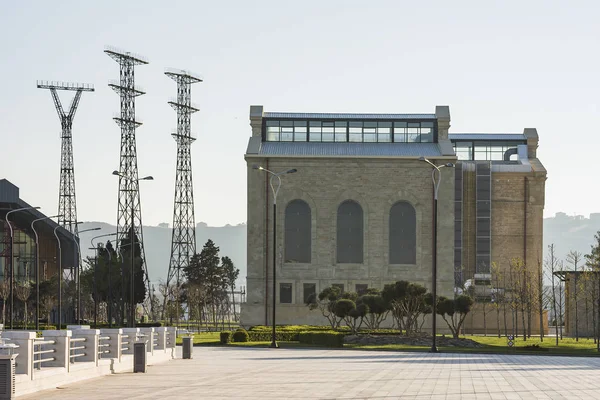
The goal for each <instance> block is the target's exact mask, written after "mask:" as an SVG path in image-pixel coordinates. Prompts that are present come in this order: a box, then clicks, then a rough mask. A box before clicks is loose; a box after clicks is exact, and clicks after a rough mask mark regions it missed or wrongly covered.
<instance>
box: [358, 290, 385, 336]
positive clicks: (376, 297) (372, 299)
mask: <svg viewBox="0 0 600 400" xmlns="http://www.w3.org/2000/svg"><path fill="white" fill-rule="evenodd" d="M358 303H361V304H364V305H365V306H367V309H368V312H367V315H366V318H365V324H366V325H367V327H368V328H369V329H378V328H379V325H380V324H381V321H383V320H384V319H385V317H386V316H387V314H388V311H389V308H388V304H387V303H386V301H385V299H384V298H383V296H382V295H381V293H377V294H365V295H363V296H360V297H359V298H358Z"/></svg>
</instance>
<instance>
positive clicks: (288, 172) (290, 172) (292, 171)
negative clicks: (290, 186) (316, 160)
mask: <svg viewBox="0 0 600 400" xmlns="http://www.w3.org/2000/svg"><path fill="white" fill-rule="evenodd" d="M295 172H298V170H297V169H296V168H292V169H289V170H287V171H286V172H285V173H286V174H293V173H295Z"/></svg>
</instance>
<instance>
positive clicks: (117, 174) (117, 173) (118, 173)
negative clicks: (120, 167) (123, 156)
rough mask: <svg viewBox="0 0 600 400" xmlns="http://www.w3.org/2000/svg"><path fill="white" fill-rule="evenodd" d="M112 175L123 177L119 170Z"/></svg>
mask: <svg viewBox="0 0 600 400" xmlns="http://www.w3.org/2000/svg"><path fill="white" fill-rule="evenodd" d="M112 174H113V175H116V176H121V173H120V172H119V171H117V170H115V171H113V172H112Z"/></svg>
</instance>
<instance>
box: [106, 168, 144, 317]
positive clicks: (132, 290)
mask: <svg viewBox="0 0 600 400" xmlns="http://www.w3.org/2000/svg"><path fill="white" fill-rule="evenodd" d="M112 174H113V175H116V176H118V177H119V178H123V179H128V180H130V181H136V182H139V181H153V180H154V178H153V177H152V176H150V175H149V176H145V177H143V178H133V177H130V176H127V175H124V174H122V173H121V172H119V171H113V172H112ZM140 203H141V200H140ZM134 222H135V204H134V201H133V199H131V242H130V243H131V252H130V253H131V276H130V281H131V285H130V286H131V293H130V301H131V316H130V317H131V318H130V319H131V322H129V325H130V326H131V327H132V328H135V307H134V304H133V302H134V279H133V276H134V271H135V257H134V255H135V229H134ZM140 223H141V217H140ZM150 296H152V294H150ZM151 300H152V299H151Z"/></svg>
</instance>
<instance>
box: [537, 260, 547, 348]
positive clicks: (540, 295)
mask: <svg viewBox="0 0 600 400" xmlns="http://www.w3.org/2000/svg"><path fill="white" fill-rule="evenodd" d="M536 283H537V290H536V297H537V300H536V305H537V307H538V315H539V317H540V341H541V342H543V341H544V308H545V307H544V306H545V304H546V302H545V296H544V270H543V269H542V263H541V261H540V260H539V259H538V268H537V279H536Z"/></svg>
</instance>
